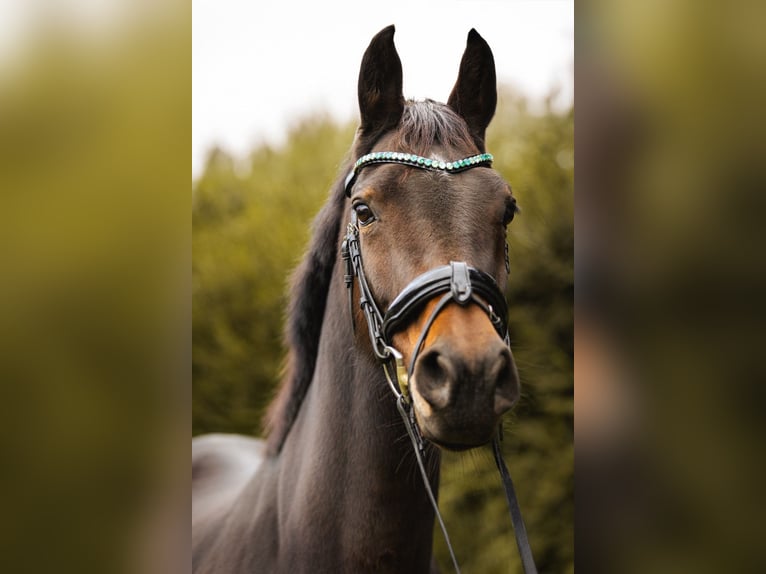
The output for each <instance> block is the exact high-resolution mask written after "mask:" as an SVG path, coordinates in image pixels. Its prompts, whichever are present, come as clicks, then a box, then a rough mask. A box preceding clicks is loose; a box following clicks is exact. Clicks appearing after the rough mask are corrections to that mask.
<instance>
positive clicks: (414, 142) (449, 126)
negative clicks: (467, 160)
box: [264, 100, 476, 455]
mask: <svg viewBox="0 0 766 574" xmlns="http://www.w3.org/2000/svg"><path fill="white" fill-rule="evenodd" d="M377 139H379V137H375V140H377ZM371 140H372V138H370V137H367V136H366V134H363V133H359V134H358V137H357V140H356V142H355V144H354V146H353V147H352V153H351V156H352V157H351V159H350V160H349V161H348V162H346V163H344V166H343V169H342V170H341V176H340V177H339V178H338V180H337V181H336V182H335V184H334V185H333V187H332V190H331V193H330V197H329V199H328V201H327V202H326V203H325V204H324V206H323V207H322V209H321V210H320V211H319V213H318V214H317V216H316V218H315V219H314V223H313V225H312V231H313V233H312V238H311V242H310V243H309V247H308V250H307V252H306V254H305V255H304V257H303V260H302V262H301V263H300V265H298V267H297V268H296V269H295V271H294V272H293V274H292V278H291V285H290V302H289V305H288V314H287V322H286V325H285V343H286V345H287V348H288V354H287V360H286V363H285V370H284V376H283V378H282V382H281V384H280V386H279V390H278V391H277V394H276V396H275V398H274V400H273V401H272V403H271V404H270V405H269V408H268V411H267V413H266V418H265V425H264V430H265V431H266V434H267V439H266V448H267V453H268V454H270V455H276V454H277V453H279V451H280V450H281V449H282V445H283V444H284V441H285V439H286V438H287V434H288V433H289V432H290V428H291V427H292V425H293V422H294V421H295V419H296V417H297V416H298V411H299V409H300V406H301V404H302V403H303V399H304V397H305V396H306V392H307V391H308V388H309V385H310V384H311V379H312V378H313V376H314V368H315V366H316V360H317V353H318V350H319V338H320V336H321V333H322V324H323V322H324V314H325V308H326V306H327V294H328V292H329V289H330V281H331V279H332V274H333V271H334V269H335V262H336V259H337V257H338V240H339V236H340V226H341V220H342V218H343V208H344V205H345V200H346V196H345V188H344V181H345V176H346V173H347V172H348V170H349V169H350V168H351V162H352V161H354V160H355V159H356V158H357V157H360V156H362V155H364V154H365V153H368V152H369V151H370V150H371V149H372V146H373V145H374V143H375V141H371ZM435 144H440V145H443V146H447V147H461V148H464V147H469V148H470V147H472V146H475V145H476V144H475V142H474V139H473V138H472V136H471V134H470V132H469V130H468V126H467V125H466V123H465V121H464V120H463V119H462V118H461V117H460V116H459V115H458V114H457V113H456V112H455V111H454V110H452V108H450V107H449V106H447V105H445V104H441V103H438V102H435V101H433V100H423V101H408V102H407V103H406V105H405V108H404V111H403V113H402V118H401V121H400V123H399V126H398V128H397V132H396V138H395V141H394V142H393V144H392V145H393V146H394V147H395V148H396V149H397V150H399V149H401V150H403V151H408V152H410V153H416V154H418V155H424V154H426V153H428V151H429V150H430V149H431V148H432V147H433V146H434V145H435Z"/></svg>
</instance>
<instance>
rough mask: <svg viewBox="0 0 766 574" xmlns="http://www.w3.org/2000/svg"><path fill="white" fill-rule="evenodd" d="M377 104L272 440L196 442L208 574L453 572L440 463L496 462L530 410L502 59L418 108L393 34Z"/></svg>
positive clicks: (336, 195) (198, 544)
mask: <svg viewBox="0 0 766 574" xmlns="http://www.w3.org/2000/svg"><path fill="white" fill-rule="evenodd" d="M358 100H359V111H360V118H361V121H360V126H359V128H358V130H357V132H356V135H355V137H354V142H353V144H352V147H351V150H350V153H349V156H348V158H347V159H346V162H345V164H344V166H343V168H342V170H341V175H340V176H339V178H338V180H337V181H336V182H335V184H334V185H333V186H332V188H331V190H330V193H329V197H328V199H327V202H326V203H325V204H324V206H323V207H322V208H321V210H320V212H319V213H318V215H317V217H316V219H315V221H314V224H313V234H312V237H311V240H310V244H309V247H308V249H307V252H306V254H305V256H304V258H303V260H302V262H301V263H300V264H299V266H298V267H297V269H296V270H295V271H294V273H293V278H292V282H291V287H290V290H291V291H290V295H291V296H290V303H289V311H288V315H287V322H286V328H285V338H286V343H287V346H288V358H287V362H286V365H287V366H286V369H285V376H284V378H283V380H282V383H281V385H280V387H279V390H278V392H277V394H276V396H275V399H274V400H273V402H272V404H271V406H270V408H269V411H268V413H267V416H266V425H265V426H266V439H265V440H259V439H255V438H248V437H243V436H233V435H232V436H228V435H208V436H202V437H198V438H196V439H194V440H193V445H192V570H193V572H194V573H195V574H217V573H227V574H238V573H245V572H247V573H253V572H267V573H289V574H296V573H304V572H306V573H308V572H311V573H317V572H319V573H323V572H332V573H345V572H348V573H354V574H356V573H359V572H381V573H397V574H403V573H405V574H406V573H412V574H420V573H427V572H436V571H437V570H438V569H437V567H436V565H435V562H434V560H433V557H432V543H433V540H432V538H433V528H434V524H435V520H436V518H438V519H439V521H440V522H441V518H440V516H438V507H437V506H436V503H435V497H436V493H437V492H438V483H439V464H440V449H442V448H445V449H451V450H465V449H470V448H474V447H478V446H481V445H485V444H487V443H489V442H490V441H492V440H493V439H495V438H496V436H497V433H498V429H499V428H500V423H501V417H502V416H503V414H504V413H506V412H507V411H509V410H510V409H511V408H512V407H513V406H514V404H515V403H516V402H517V400H518V397H519V376H518V372H517V369H516V365H515V362H514V358H513V354H512V352H511V349H510V345H509V343H508V337H507V325H506V317H507V307H506V302H505V297H504V295H503V293H504V291H505V287H506V284H507V280H508V244H507V242H506V230H507V226H508V224H509V223H510V222H511V220H512V219H513V217H514V214H515V213H516V212H517V211H518V208H517V206H516V201H515V199H514V197H513V194H512V192H511V188H510V186H509V185H508V183H507V182H506V181H505V180H504V179H503V178H502V177H501V176H500V175H499V174H498V173H497V172H496V171H495V170H494V169H492V167H491V160H492V156H491V155H490V154H488V153H487V151H486V146H485V133H486V129H487V126H488V125H489V123H490V121H491V119H492V117H493V115H494V113H495V108H496V104H497V88H496V77H495V64H494V58H493V55H492V51H491V49H490V47H489V45H488V44H487V42H486V41H485V40H484V39H483V38H482V37H481V36H480V35H479V34H478V33H477V32H476V31H475V30H473V29H472V30H471V31H470V32H469V34H468V39H467V43H466V48H465V51H464V53H463V56H462V60H461V63H460V67H459V72H458V77H457V81H456V83H455V85H454V88H453V90H452V92H451V93H450V95H449V98H448V100H447V102H446V104H444V103H439V102H436V101H434V100H430V99H426V100H420V101H414V100H405V98H404V96H403V95H402V66H401V61H400V59H399V55H398V53H397V51H396V47H395V45H394V26H389V27H387V28H385V29H383V30H381V31H380V32H379V33H378V34H377V35H375V36H374V37H373V38H372V40H371V42H370V44H369V46H368V48H367V49H366V51H365V53H364V56H363V58H362V63H361V67H360V71H359V81H358ZM306 159H307V161H310V160H311V158H306ZM407 437H409V438H410V439H411V440H410V441H408V440H407ZM413 452H414V454H415V457H416V458H417V463H418V464H419V467H420V469H421V474H422V477H423V478H424V480H423V481H422V482H421V481H419V480H418V477H417V473H413V472H412V469H413V464H412V463H413ZM408 469H409V471H408ZM514 524H515V523H514ZM445 535H446V531H445ZM455 566H456V567H457V563H455Z"/></svg>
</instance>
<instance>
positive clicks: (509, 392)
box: [488, 346, 519, 416]
mask: <svg viewBox="0 0 766 574" xmlns="http://www.w3.org/2000/svg"><path fill="white" fill-rule="evenodd" d="M488 373H489V379H490V382H493V383H494V385H495V414H497V415H498V416H499V415H502V414H503V413H505V412H507V411H509V410H510V409H511V408H512V407H513V405H514V404H516V401H517V400H518V399H519V375H518V372H517V371H516V364H515V363H514V361H513V355H512V354H511V350H510V349H509V348H508V347H506V346H503V348H502V349H501V350H500V352H499V354H498V355H497V356H496V357H495V359H494V363H493V365H492V367H491V368H490V370H489V371H488Z"/></svg>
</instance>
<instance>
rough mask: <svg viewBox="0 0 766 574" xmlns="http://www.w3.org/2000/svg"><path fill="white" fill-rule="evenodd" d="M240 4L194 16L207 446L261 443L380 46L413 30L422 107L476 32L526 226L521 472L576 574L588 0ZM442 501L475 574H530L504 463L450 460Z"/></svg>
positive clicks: (481, 454)
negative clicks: (318, 235)
mask: <svg viewBox="0 0 766 574" xmlns="http://www.w3.org/2000/svg"><path fill="white" fill-rule="evenodd" d="M224 4H226V5H227V6H228V7H229V8H230V9H229V10H226V9H222V5H221V3H220V2H215V3H211V2H204V1H201V2H198V3H197V2H195V4H194V9H195V12H194V35H193V53H194V58H193V72H194V78H193V88H194V89H193V94H194V100H193V120H194V121H193V137H192V141H193V165H192V173H193V185H192V247H193V248H192V308H193V320H192V327H193V329H192V330H193V339H192V351H193V352H192V375H193V379H192V380H193V383H192V385H193V397H192V431H193V433H194V434H200V433H206V432H238V433H245V434H251V435H252V434H260V432H261V416H262V415H263V413H264V410H265V407H266V406H267V405H268V404H269V401H270V399H271V397H272V396H273V393H274V389H275V387H276V385H277V384H278V382H279V380H280V375H281V366H282V363H283V359H284V356H285V348H284V346H283V343H282V328H283V320H284V316H285V309H286V305H287V300H286V286H287V280H288V277H289V274H290V272H291V271H292V269H293V268H294V267H295V266H296V265H297V263H298V261H299V260H300V257H301V255H302V253H303V250H304V248H305V246H306V243H307V240H308V237H309V232H310V224H311V220H312V219H313V217H314V215H315V214H316V213H317V211H318V210H319V207H320V206H321V205H322V203H323V202H324V200H325V198H326V197H327V194H328V191H329V189H330V186H331V185H332V183H333V181H335V179H336V178H337V177H338V175H339V173H338V170H339V166H340V164H341V163H342V161H343V159H344V158H345V156H346V154H347V153H348V151H349V148H350V146H351V143H352V140H353V135H354V130H355V129H356V127H357V125H358V107H357V100H356V84H357V78H358V73H359V65H360V63H361V59H362V54H363V53H364V50H365V49H366V47H367V45H368V44H369V41H370V39H371V38H372V36H373V35H374V34H375V33H377V32H378V31H379V30H380V29H382V28H383V27H385V26H387V25H389V24H391V23H394V24H395V25H396V36H395V38H394V41H395V43H396V45H397V50H398V52H399V55H400V57H401V60H402V66H403V69H404V93H405V96H406V97H415V98H423V97H431V98H434V99H437V100H440V101H445V100H446V99H447V96H448V95H449V93H450V91H451V89H452V86H453V85H454V83H455V80H456V79H457V70H458V66H459V63H460V58H461V56H462V53H463V50H464V49H465V43H466V37H467V34H468V31H469V30H470V29H471V28H472V27H474V28H476V29H477V30H478V32H479V33H480V34H481V35H482V36H483V37H484V38H485V39H486V40H487V42H488V43H489V44H490V46H491V47H492V50H493V53H494V56H495V62H496V65H497V70H498V79H499V84H500V86H499V101H498V110H497V114H496V116H495V119H494V120H493V122H492V124H491V125H490V128H489V130H488V143H487V149H488V150H489V151H490V152H491V153H492V154H494V156H495V162H494V167H495V168H496V169H497V170H498V171H499V172H500V173H501V174H502V175H503V176H504V177H505V178H506V180H508V181H509V182H510V183H511V185H512V187H513V190H514V195H515V196H516V198H517V200H518V202H519V205H520V207H521V210H522V213H521V215H520V216H519V217H517V218H516V219H515V220H514V222H513V224H512V225H511V226H510V229H509V237H508V239H509V244H510V257H511V268H512V269H511V280H510V287H509V291H508V293H507V295H508V298H509V302H510V308H511V311H510V325H511V329H510V330H511V335H512V345H513V350H514V356H515V357H516V360H517V364H518V367H519V370H520V373H521V377H522V385H523V388H524V391H523V393H524V394H523V398H522V400H521V402H520V404H519V406H518V407H517V408H516V409H515V411H514V414H513V417H512V419H511V420H509V421H508V423H507V425H506V426H507V429H506V440H505V443H504V444H505V449H506V458H507V460H508V464H509V467H510V469H511V472H512V474H513V477H514V483H515V485H516V487H517V490H518V495H519V498H520V503H521V506H522V509H523V511H524V516H525V520H526V523H527V528H528V531H529V533H530V538H531V543H532V546H533V550H534V552H535V557H536V560H537V563H538V565H539V567H540V570H541V571H542V572H561V573H564V572H573V571H574V535H573V520H574V515H573V512H574V507H573V504H574V501H573V493H574V484H573V472H574V445H573V433H574V429H573V411H574V405H573V340H572V339H573V297H574V270H573V262H574V237H573V233H574V229H573V226H574V214H573V194H574V190H573V175H574V147H573V145H574V131H573V130H574V126H573V120H574V114H573V82H572V74H573V67H574V54H573V39H574V30H573V18H574V14H573V4H572V2H540V3H530V2H496V1H487V2H464V1H453V2H419V3H415V4H414V5H413V4H412V3H404V2H391V3H387V5H386V8H385V9H381V8H380V7H374V8H365V7H363V6H361V5H359V4H358V3H351V2H330V3H322V4H315V5H306V6H302V7H301V8H300V10H299V11H296V9H295V6H294V5H291V4H290V3H288V4H285V5H276V4H269V5H265V6H258V7H257V8H256V7H255V5H253V4H250V3H246V2H235V1H232V2H230V3H228V2H227V3H224ZM198 6H199V9H198ZM324 14H334V15H343V17H337V18H335V19H334V18H332V17H329V18H327V17H324ZM318 22H322V24H318ZM439 498H440V507H441V509H442V511H443V512H444V517H445V520H446V523H447V525H448V528H449V531H450V535H451V537H452V540H453V544H454V547H455V550H456V552H457V556H458V559H459V561H460V563H461V567H462V568H463V570H464V571H465V572H477V573H478V572H481V573H507V572H521V566H520V563H519V560H518V557H517V551H516V546H515V542H514V539H513V531H512V528H511V523H510V518H509V516H508V510H507V505H506V502H505V498H504V495H503V492H502V485H501V483H500V479H499V475H498V472H497V469H496V468H495V465H494V461H493V459H492V456H491V453H490V451H489V449H482V450H477V451H472V452H469V453H464V454H459V455H458V454H452V453H450V454H448V455H447V456H445V459H444V464H443V474H442V486H441V488H440V497H439ZM434 539H435V540H436V541H437V542H436V549H437V557H438V558H439V561H440V564H442V567H443V569H445V571H447V570H448V569H449V566H450V560H449V555H448V553H447V551H446V548H445V547H444V546H443V542H442V537H441V533H440V532H439V531H438V529H437V532H436V533H435V536H434Z"/></svg>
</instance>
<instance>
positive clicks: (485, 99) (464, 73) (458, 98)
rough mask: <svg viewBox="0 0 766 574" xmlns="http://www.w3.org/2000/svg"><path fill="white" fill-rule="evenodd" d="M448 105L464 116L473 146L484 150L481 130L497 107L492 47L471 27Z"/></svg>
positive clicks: (483, 130)
mask: <svg viewBox="0 0 766 574" xmlns="http://www.w3.org/2000/svg"><path fill="white" fill-rule="evenodd" d="M447 105H448V106H449V107H451V108H452V109H453V110H455V111H456V112H457V113H458V114H460V115H461V116H462V117H463V119H464V120H465V121H466V123H467V124H468V128H469V129H470V130H471V135H473V138H474V140H476V145H477V146H478V147H479V149H480V150H482V151H484V132H485V131H486V129H487V126H488V125H489V122H490V121H491V120H492V116H494V115H495V107H496V106H497V78H496V76H495V59H494V57H492V50H491V49H490V48H489V44H487V42H486V41H485V40H484V38H482V37H481V36H480V35H479V33H478V32H477V31H476V30H475V29H473V28H471V31H470V32H468V42H467V44H466V48H465V52H464V53H463V59H462V60H461V61H460V72H459V73H458V76H457V82H455V87H454V88H452V93H451V94H450V96H449V99H448V100H447Z"/></svg>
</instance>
